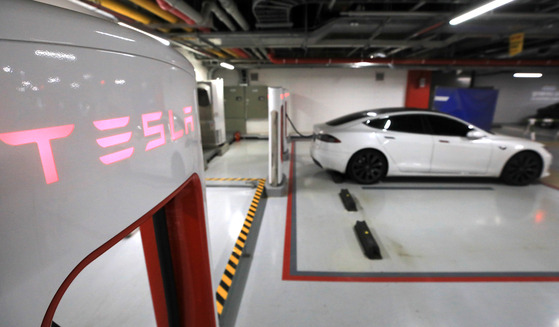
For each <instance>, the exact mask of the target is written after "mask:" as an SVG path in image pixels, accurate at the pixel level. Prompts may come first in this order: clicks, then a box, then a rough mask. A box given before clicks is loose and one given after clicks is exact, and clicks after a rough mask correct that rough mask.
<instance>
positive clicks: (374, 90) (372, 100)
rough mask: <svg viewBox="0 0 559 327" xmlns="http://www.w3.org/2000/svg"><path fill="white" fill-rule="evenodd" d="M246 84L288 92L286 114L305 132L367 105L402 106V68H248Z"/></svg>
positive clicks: (405, 74)
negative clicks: (314, 125)
mask: <svg viewBox="0 0 559 327" xmlns="http://www.w3.org/2000/svg"><path fill="white" fill-rule="evenodd" d="M248 75H249V76H251V77H256V78H257V80H254V79H252V80H250V85H268V86H282V87H284V88H287V89H288V90H289V92H290V95H291V107H290V109H289V112H288V114H289V116H290V117H291V119H292V120H293V122H294V124H295V126H297V129H299V130H300V131H301V132H304V133H306V134H308V133H310V132H311V131H312V126H313V124H316V123H322V122H325V121H327V120H330V119H333V118H336V117H338V116H341V115H344V114H347V113H351V112H355V111H359V110H365V109H370V108H382V107H399V106H403V105H404V102H405V95H406V81H407V71H406V70H390V69H372V68H363V69H344V68H287V69H258V70H251V71H249V74H248Z"/></svg>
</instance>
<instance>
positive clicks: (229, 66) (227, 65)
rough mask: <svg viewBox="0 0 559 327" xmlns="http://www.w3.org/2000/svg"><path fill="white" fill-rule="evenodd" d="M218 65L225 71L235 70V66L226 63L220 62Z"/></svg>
mask: <svg viewBox="0 0 559 327" xmlns="http://www.w3.org/2000/svg"><path fill="white" fill-rule="evenodd" d="M219 65H220V66H221V67H223V68H225V69H229V70H233V69H235V66H233V65H231V64H228V63H226V62H220V63H219Z"/></svg>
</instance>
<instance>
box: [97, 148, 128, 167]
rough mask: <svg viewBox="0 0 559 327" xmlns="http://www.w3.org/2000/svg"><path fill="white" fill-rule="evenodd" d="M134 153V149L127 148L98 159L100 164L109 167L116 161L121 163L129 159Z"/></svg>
mask: <svg viewBox="0 0 559 327" xmlns="http://www.w3.org/2000/svg"><path fill="white" fill-rule="evenodd" d="M133 153H134V148H127V149H124V150H121V151H117V152H113V153H111V154H107V155H105V156H102V157H99V160H101V162H102V163H104V164H105V165H110V164H112V163H115V162H117V161H121V160H124V159H127V158H130V157H131V156H132V154H133Z"/></svg>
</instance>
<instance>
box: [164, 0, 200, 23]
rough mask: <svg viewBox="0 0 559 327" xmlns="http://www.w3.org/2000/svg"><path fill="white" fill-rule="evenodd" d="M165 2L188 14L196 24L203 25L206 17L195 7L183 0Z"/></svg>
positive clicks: (167, 0)
mask: <svg viewBox="0 0 559 327" xmlns="http://www.w3.org/2000/svg"><path fill="white" fill-rule="evenodd" d="M165 2H167V4H168V5H169V6H171V7H172V8H174V9H176V10H178V11H180V12H181V13H183V14H185V15H186V16H188V17H189V18H190V19H192V20H193V21H194V22H195V23H196V24H199V25H202V23H203V21H204V18H203V17H202V15H200V13H199V12H197V11H196V10H195V9H194V8H192V7H190V6H189V5H187V4H186V3H185V2H183V1H182V0H165Z"/></svg>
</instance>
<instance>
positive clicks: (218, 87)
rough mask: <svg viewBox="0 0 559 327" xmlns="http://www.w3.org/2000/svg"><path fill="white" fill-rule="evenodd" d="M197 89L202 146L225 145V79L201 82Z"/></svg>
mask: <svg viewBox="0 0 559 327" xmlns="http://www.w3.org/2000/svg"><path fill="white" fill-rule="evenodd" d="M197 88H198V109H199V113H200V129H201V134H202V146H203V147H204V148H213V147H217V146H220V145H222V144H223V143H225V112H224V99H223V79H216V80H211V81H200V82H198V83H197Z"/></svg>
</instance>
